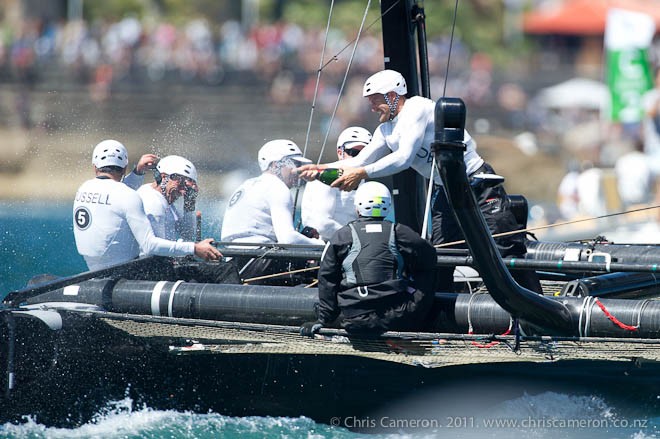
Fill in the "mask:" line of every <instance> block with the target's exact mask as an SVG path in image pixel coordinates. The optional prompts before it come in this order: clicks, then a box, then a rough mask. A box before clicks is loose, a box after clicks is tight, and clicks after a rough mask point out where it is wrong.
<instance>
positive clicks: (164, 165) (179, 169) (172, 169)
mask: <svg viewBox="0 0 660 439" xmlns="http://www.w3.org/2000/svg"><path fill="white" fill-rule="evenodd" d="M156 169H158V172H161V173H163V174H167V175H172V174H179V175H183V176H184V177H188V178H191V179H193V180H195V183H197V169H195V165H193V164H192V162H191V161H190V160H188V159H185V158H183V157H181V156H178V155H168V156H167V157H163V158H162V159H161V160H160V161H159V162H158V165H156Z"/></svg>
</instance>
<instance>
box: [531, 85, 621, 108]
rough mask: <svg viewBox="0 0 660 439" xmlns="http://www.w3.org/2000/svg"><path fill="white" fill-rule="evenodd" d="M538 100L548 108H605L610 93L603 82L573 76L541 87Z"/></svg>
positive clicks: (607, 104)
mask: <svg viewBox="0 0 660 439" xmlns="http://www.w3.org/2000/svg"><path fill="white" fill-rule="evenodd" d="M537 102H538V104H539V105H541V106H543V107H546V108H555V109H564V108H582V109H587V110H603V109H605V108H607V106H609V102H610V94H609V90H608V88H607V86H606V85H605V84H603V83H602V82H599V81H594V80H593V79H587V78H573V79H569V80H568V81H565V82H562V83H559V84H557V85H553V86H552V87H547V88H544V89H541V90H540V91H539V93H538V95H537Z"/></svg>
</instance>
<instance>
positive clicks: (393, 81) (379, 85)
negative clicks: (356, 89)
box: [362, 70, 408, 97]
mask: <svg viewBox="0 0 660 439" xmlns="http://www.w3.org/2000/svg"><path fill="white" fill-rule="evenodd" d="M391 91H393V92H394V93H396V94H398V95H402V96H403V95H405V94H406V93H408V87H407V86H406V80H405V78H404V77H403V75H402V74H401V73H399V72H397V71H395V70H381V71H380V72H378V73H375V74H373V75H371V76H370V77H369V78H367V80H366V81H365V82H364V87H363V89H362V96H365V97H366V96H371V95H375V94H377V93H380V94H386V93H389V92H391Z"/></svg>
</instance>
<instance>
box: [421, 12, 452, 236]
mask: <svg viewBox="0 0 660 439" xmlns="http://www.w3.org/2000/svg"><path fill="white" fill-rule="evenodd" d="M457 11H458V0H456V3H455V4H454V17H453V19H452V22H451V34H450V37H449V51H448V52H447V66H446V68H445V81H444V85H443V87H442V97H443V98H444V97H445V96H446V95H447V81H448V79H449V64H450V61H451V50H452V48H453V47H454V30H455V29H456V15H457ZM420 20H424V16H422V17H420ZM418 32H419V31H418ZM429 88H430V87H429ZM426 97H427V98H431V96H426ZM435 168H436V160H435V154H433V161H432V163H431V175H430V176H429V185H428V188H427V189H426V206H425V207H424V221H423V222H422V233H421V236H422V238H424V239H426V238H427V235H428V227H429V211H430V210H431V198H432V195H433V178H434V177H435V175H434V174H435ZM438 190H443V189H442V188H438Z"/></svg>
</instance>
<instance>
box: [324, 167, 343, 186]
mask: <svg viewBox="0 0 660 439" xmlns="http://www.w3.org/2000/svg"><path fill="white" fill-rule="evenodd" d="M343 173H344V170H343V169H339V168H327V169H324V170H322V171H321V173H320V174H319V176H318V179H319V180H321V182H322V183H325V184H327V185H331V184H332V182H333V181H335V180H336V179H338V178H339V177H341V175H342V174H343Z"/></svg>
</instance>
